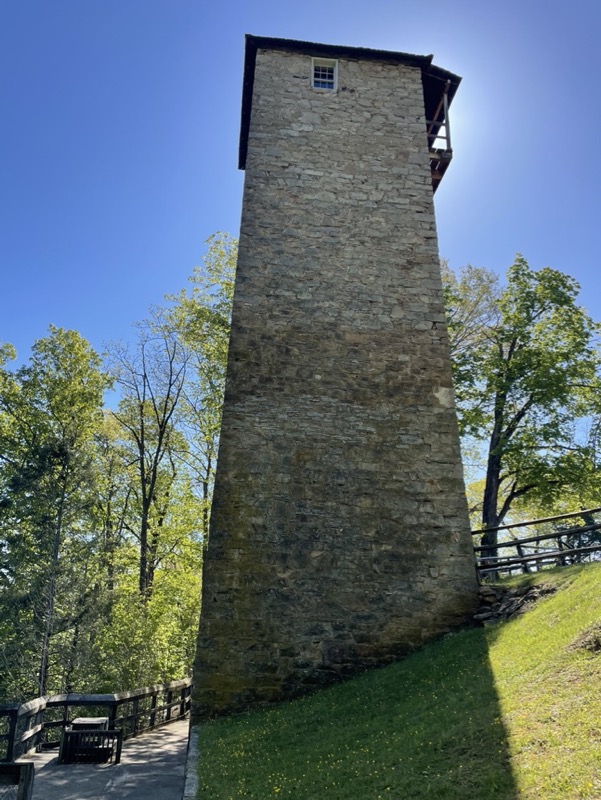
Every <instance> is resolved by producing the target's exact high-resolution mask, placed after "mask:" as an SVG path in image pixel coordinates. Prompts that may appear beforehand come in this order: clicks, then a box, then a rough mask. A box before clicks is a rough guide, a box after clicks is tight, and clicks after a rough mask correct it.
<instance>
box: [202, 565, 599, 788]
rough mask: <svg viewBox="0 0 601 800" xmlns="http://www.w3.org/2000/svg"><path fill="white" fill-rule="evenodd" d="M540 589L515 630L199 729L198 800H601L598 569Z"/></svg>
mask: <svg viewBox="0 0 601 800" xmlns="http://www.w3.org/2000/svg"><path fill="white" fill-rule="evenodd" d="M531 580H532V579H531ZM536 582H538V583H541V582H544V583H546V584H550V583H553V584H556V585H557V586H558V589H559V591H558V592H557V593H556V594H554V595H550V596H548V597H546V598H544V599H543V600H541V601H540V602H539V603H538V605H537V606H536V607H535V608H534V609H533V610H531V611H529V612H528V613H526V614H525V615H523V616H521V617H518V618H515V619H513V620H510V621H509V622H505V623H499V624H498V625H495V626H491V627H489V628H478V629H470V630H465V631H461V632H459V633H456V634H452V635H449V636H446V637H444V638H443V639H441V640H440V641H438V642H435V643H434V644H432V645H430V646H428V647H427V648H424V649H423V650H421V651H420V652H418V653H415V654H414V655H412V656H410V657H409V658H407V659H405V660H404V661H401V662H399V663H397V664H394V665H392V666H390V667H386V668H384V669H380V670H376V671H373V672H369V673H365V674H364V675H361V676H360V677H358V678H356V679H354V680H352V681H349V682H348V683H345V684H341V685H339V686H336V687H334V688H332V689H328V690H326V691H323V692H320V693H319V694H316V695H313V696H311V697H307V698H304V699H302V700H298V701H294V702H292V703H287V704H284V705H281V706H277V707H274V708H270V709H264V710H260V711H255V712H251V713H247V714H244V715H241V716H238V717H234V718H230V719H224V720H218V721H215V722H209V723H206V724H205V725H203V726H202V728H201V730H200V735H199V737H200V748H201V758H200V764H199V793H198V798H200V799H201V800H235V799H236V798H257V800H268V798H297V800H318V799H319V800H322V799H327V800H384V799H385V798H396V800H514V799H516V800H517V798H519V799H520V800H522V798H524V799H525V798H528V800H530V798H531V799H532V800H534V799H535V798H536V800H572V798H573V799H574V800H576V799H577V800H600V798H601V760H600V752H601V699H600V689H601V651H599V650H598V649H596V648H597V647H598V646H599V645H600V644H601V632H600V631H601V565H591V566H587V567H571V568H568V569H564V570H561V571H554V572H546V573H544V577H543V576H541V575H539V576H538V577H536ZM595 626H599V628H598V629H597V630H595Z"/></svg>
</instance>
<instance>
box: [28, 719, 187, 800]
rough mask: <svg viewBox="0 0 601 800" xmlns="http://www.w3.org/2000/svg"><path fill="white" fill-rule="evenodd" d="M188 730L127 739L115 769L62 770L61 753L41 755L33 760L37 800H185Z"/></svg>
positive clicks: (172, 728) (183, 725) (177, 726)
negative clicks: (183, 798) (183, 796)
mask: <svg viewBox="0 0 601 800" xmlns="http://www.w3.org/2000/svg"><path fill="white" fill-rule="evenodd" d="M188 725H189V723H188V721H187V720H182V721H179V722H173V723H172V724H171V725H165V726H164V727H162V728H158V729H157V730H156V731H151V732H150V733H144V734H142V735H141V736H137V737H136V738H134V739H128V740H127V741H126V742H124V744H123V751H122V753H121V763H120V764H116V765H112V764H58V763H57V761H58V754H57V751H56V750H49V751H48V750H47V751H45V752H43V753H38V754H36V755H35V756H33V758H32V759H31V760H32V761H33V763H34V764H35V778H34V781H33V800H117V798H119V800H181V797H182V794H183V791H184V767H185V763H186V750H187V746H188ZM28 760H30V759H28Z"/></svg>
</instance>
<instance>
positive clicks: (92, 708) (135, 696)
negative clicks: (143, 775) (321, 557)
mask: <svg viewBox="0 0 601 800" xmlns="http://www.w3.org/2000/svg"><path fill="white" fill-rule="evenodd" d="M191 690H192V679H191V678H186V679H184V680H181V681H172V682H171V683H160V684H157V685H156V686H147V687H145V688H143V689H133V690H132V691H130V692H119V693H117V694H75V693H71V694H55V695H51V696H48V697H37V698H36V699H35V700H29V701H28V702H27V703H21V704H16V703H15V704H12V705H0V761H9V762H10V761H14V760H15V759H17V758H20V757H21V756H23V755H24V754H25V753H27V752H29V751H30V750H34V749H41V748H44V747H58V745H59V742H60V737H61V732H62V730H63V729H64V728H66V727H67V725H69V724H70V723H71V721H72V720H73V719H74V718H76V717H78V716H81V715H82V712H83V713H84V714H85V713H86V712H87V713H88V714H89V715H90V716H107V717H108V718H109V728H110V729H117V730H121V731H123V738H124V739H128V738H129V737H131V736H136V734H138V733H142V732H143V731H148V730H151V729H152V728H158V727H159V726H160V725H166V724H168V723H170V722H175V721H176V720H178V719H183V718H184V717H185V716H186V715H187V714H188V712H189V710H190V693H191ZM90 712H92V713H90Z"/></svg>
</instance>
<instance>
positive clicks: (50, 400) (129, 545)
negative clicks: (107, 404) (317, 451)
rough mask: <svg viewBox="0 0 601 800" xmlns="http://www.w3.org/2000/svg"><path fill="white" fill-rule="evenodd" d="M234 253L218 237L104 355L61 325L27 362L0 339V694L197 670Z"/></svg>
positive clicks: (126, 682)
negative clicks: (162, 301) (126, 340)
mask: <svg viewBox="0 0 601 800" xmlns="http://www.w3.org/2000/svg"><path fill="white" fill-rule="evenodd" d="M235 257H236V243H235V241H234V240H232V239H230V238H229V237H228V236H226V235H225V234H218V235H216V236H215V237H212V239H211V240H209V251H208V253H207V256H206V258H205V262H204V266H203V267H198V268H196V269H195V271H194V274H193V275H192V278H191V281H192V289H191V291H190V292H185V291H183V292H181V293H180V295H178V296H177V297H176V298H172V299H171V304H170V306H169V307H168V308H167V309H153V310H152V311H151V314H150V317H149V319H148V320H146V321H145V322H143V323H141V324H140V325H139V326H138V333H139V338H138V340H137V342H136V343H135V344H133V345H131V346H129V347H126V346H123V345H114V346H113V347H112V349H111V353H110V358H109V359H108V360H107V361H106V363H103V361H102V359H101V358H100V357H99V356H98V354H96V353H95V352H94V351H93V350H92V348H91V347H90V345H89V344H88V343H87V342H86V341H85V340H84V339H83V338H82V337H81V336H80V335H79V334H78V333H76V332H75V331H64V330H62V329H60V328H54V327H51V328H50V331H49V335H48V337H46V338H44V339H40V340H39V341H37V342H35V344H34V345H33V348H32V355H31V358H30V360H29V362H28V364H27V365H25V366H23V367H20V368H18V369H14V370H11V369H10V367H9V366H8V364H9V362H10V360H11V359H12V358H13V357H14V355H15V353H14V349H13V348H12V347H11V346H10V345H0V702H2V701H3V700H6V701H9V700H16V699H23V698H28V697H33V696H35V695H36V694H39V693H43V692H50V693H51V692H57V691H64V690H65V689H66V688H69V689H71V690H73V691H116V690H122V689H127V688H130V689H131V688H135V686H136V685H138V686H139V685H147V684H151V683H156V682H159V681H167V680H171V679H175V678H180V677H182V676H183V675H186V674H187V673H188V672H189V669H190V665H191V663H192V659H193V648H194V642H195V638H196V628H197V624H198V613H199V607H200V574H201V565H202V551H203V542H204V541H206V536H207V531H208V527H207V526H208V514H209V504H210V492H211V487H212V479H213V472H214V467H215V461H216V453H217V438H218V432H219V424H220V413H221V402H222V395H223V384H224V380H225V365H226V358H227V344H228V335H229V318H230V308H231V297H232V292H233V271H234V265H235ZM112 384H114V385H116V387H117V388H118V390H119V392H120V401H119V404H118V408H117V409H116V410H111V411H109V410H106V409H103V394H104V391H105V390H106V389H107V388H108V387H109V386H110V385H112Z"/></svg>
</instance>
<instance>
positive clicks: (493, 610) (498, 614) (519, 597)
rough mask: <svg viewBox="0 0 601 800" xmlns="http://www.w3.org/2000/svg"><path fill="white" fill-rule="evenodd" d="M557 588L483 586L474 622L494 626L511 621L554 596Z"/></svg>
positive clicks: (541, 585)
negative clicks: (548, 596)
mask: <svg viewBox="0 0 601 800" xmlns="http://www.w3.org/2000/svg"><path fill="white" fill-rule="evenodd" d="M555 591H556V587H555V586H547V585H545V584H538V585H536V584H534V585H531V586H514V587H505V586H492V585H490V586H486V585H485V586H481V587H480V589H479V591H478V593H479V598H480V605H479V607H478V610H477V611H476V613H475V614H474V617H473V619H474V622H475V623H477V624H479V625H494V624H495V623H496V622H501V621H503V620H507V619H511V618H512V617H516V616H518V615H519V614H523V613H524V612H525V611H529V610H530V609H531V608H532V607H533V606H534V604H535V603H536V602H537V601H538V600H540V598H541V597H545V596H546V595H549V594H554V593H555Z"/></svg>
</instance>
